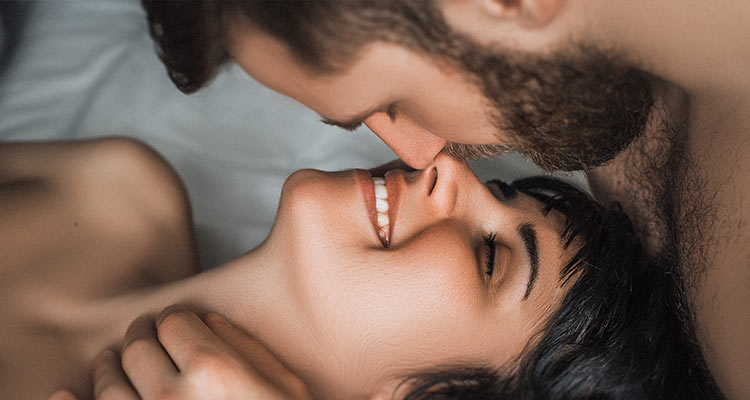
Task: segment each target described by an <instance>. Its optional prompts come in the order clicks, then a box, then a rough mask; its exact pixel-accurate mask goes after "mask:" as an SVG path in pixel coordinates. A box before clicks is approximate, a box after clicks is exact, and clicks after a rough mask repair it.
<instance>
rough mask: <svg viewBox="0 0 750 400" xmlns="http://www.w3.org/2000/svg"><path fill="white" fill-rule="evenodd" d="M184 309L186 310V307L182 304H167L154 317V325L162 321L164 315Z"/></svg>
mask: <svg viewBox="0 0 750 400" xmlns="http://www.w3.org/2000/svg"><path fill="white" fill-rule="evenodd" d="M186 310H188V308H187V307H186V306H184V305H182V304H172V305H171V306H168V307H167V308H165V309H164V310H162V312H160V313H159V315H158V316H157V317H156V326H159V325H161V323H162V321H164V319H165V318H166V317H168V316H170V315H172V314H175V313H178V312H182V311H186Z"/></svg>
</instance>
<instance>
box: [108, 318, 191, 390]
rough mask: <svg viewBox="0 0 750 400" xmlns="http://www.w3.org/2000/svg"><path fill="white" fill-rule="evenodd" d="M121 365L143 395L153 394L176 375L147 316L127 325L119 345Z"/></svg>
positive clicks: (151, 321)
mask: <svg viewBox="0 0 750 400" xmlns="http://www.w3.org/2000/svg"><path fill="white" fill-rule="evenodd" d="M122 367H123V369H124V371H125V373H126V374H127V376H128V377H129V378H130V381H131V382H132V383H133V385H134V386H135V387H136V388H137V389H138V393H139V394H140V395H141V396H142V397H145V398H153V397H155V395H156V394H158V393H160V391H161V390H162V388H163V383H164V382H169V381H171V380H173V379H174V378H175V377H176V376H177V373H178V372H177V369H176V368H175V366H174V364H173V363H172V361H171V360H170V357H169V355H168V354H167V353H166V352H165V351H164V348H162V346H161V344H159V341H158V340H157V338H156V331H155V328H154V319H153V318H152V317H151V316H149V315H144V316H140V317H138V318H136V319H135V321H133V322H132V323H131V324H130V326H129V327H128V331H127V333H126V334H125V342H124V344H123V348H122Z"/></svg>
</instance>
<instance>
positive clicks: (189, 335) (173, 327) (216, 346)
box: [156, 305, 233, 372]
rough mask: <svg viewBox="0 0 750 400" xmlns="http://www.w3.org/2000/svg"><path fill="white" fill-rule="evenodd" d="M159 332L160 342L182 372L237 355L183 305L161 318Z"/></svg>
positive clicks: (162, 314) (171, 308)
mask: <svg viewBox="0 0 750 400" xmlns="http://www.w3.org/2000/svg"><path fill="white" fill-rule="evenodd" d="M156 329H157V335H158V338H159V342H160V343H161V345H162V346H164V349H166V350H167V352H168V353H169V356H170V357H171V358H172V361H174V363H175V364H176V365H177V368H179V369H180V371H182V372H185V371H186V370H187V369H189V368H190V367H191V366H193V365H196V364H198V363H200V360H201V359H205V358H206V357H207V356H213V355H216V356H229V355H232V354H233V352H232V349H231V348H230V347H229V346H228V345H227V344H226V343H224V342H223V341H222V340H221V339H219V337H218V336H216V334H214V332H212V331H211V329H210V328H209V327H208V326H206V324H205V323H204V322H203V320H202V319H201V318H200V317H198V315H196V314H195V313H194V312H193V311H190V310H188V309H187V308H185V307H183V306H180V305H174V306H170V307H167V308H166V309H164V311H162V312H161V314H160V315H159V317H158V318H157V323H156Z"/></svg>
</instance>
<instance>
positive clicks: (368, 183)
mask: <svg viewBox="0 0 750 400" xmlns="http://www.w3.org/2000/svg"><path fill="white" fill-rule="evenodd" d="M354 174H355V176H356V177H357V179H356V180H357V184H358V185H359V187H360V190H361V191H362V197H363V198H364V201H365V209H366V210H367V214H368V216H369V218H370V222H371V223H372V227H373V228H374V229H375V234H376V235H377V236H378V239H379V240H380V243H381V244H382V245H383V247H388V246H389V245H390V240H391V236H390V217H389V215H388V211H387V209H388V208H389V204H388V200H387V197H388V196H387V189H386V187H385V186H384V185H380V184H377V183H376V182H375V180H376V179H377V180H382V178H373V177H372V175H371V174H370V172H368V171H365V170H360V169H358V170H354ZM378 197H380V199H379V200H380V201H378ZM378 203H381V204H380V205H378ZM383 203H385V204H383ZM378 208H380V209H381V210H383V209H385V211H384V212H378ZM379 214H380V215H379Z"/></svg>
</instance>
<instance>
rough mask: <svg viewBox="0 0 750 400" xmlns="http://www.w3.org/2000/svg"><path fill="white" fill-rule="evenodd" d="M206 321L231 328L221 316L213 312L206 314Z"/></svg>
mask: <svg viewBox="0 0 750 400" xmlns="http://www.w3.org/2000/svg"><path fill="white" fill-rule="evenodd" d="M206 320H208V321H210V322H211V323H216V324H222V325H226V326H232V325H231V324H230V323H229V321H227V319H226V318H224V316H223V315H221V314H217V313H214V312H212V313H208V314H207V315H206Z"/></svg>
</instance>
